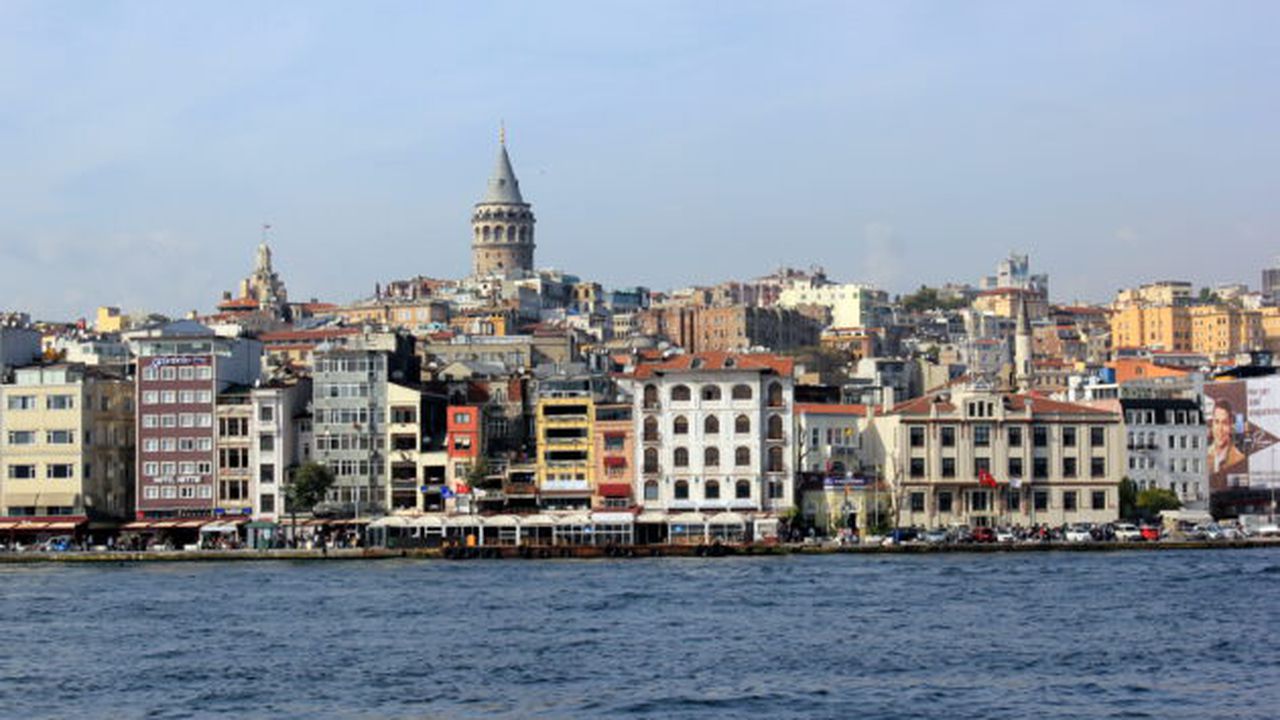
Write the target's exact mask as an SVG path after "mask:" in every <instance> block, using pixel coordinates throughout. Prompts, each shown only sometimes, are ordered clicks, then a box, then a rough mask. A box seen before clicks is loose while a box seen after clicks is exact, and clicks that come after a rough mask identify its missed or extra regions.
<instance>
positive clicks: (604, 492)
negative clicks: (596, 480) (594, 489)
mask: <svg viewBox="0 0 1280 720" xmlns="http://www.w3.org/2000/svg"><path fill="white" fill-rule="evenodd" d="M599 488H600V495H601V496H603V497H614V498H625V497H631V483H600V485H599Z"/></svg>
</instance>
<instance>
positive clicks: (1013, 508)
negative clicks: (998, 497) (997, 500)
mask: <svg viewBox="0 0 1280 720" xmlns="http://www.w3.org/2000/svg"><path fill="white" fill-rule="evenodd" d="M1005 504H1007V505H1008V507H1009V512H1018V511H1020V510H1022V493H1020V492H1018V491H1017V490H1013V491H1010V492H1009V494H1008V495H1007V496H1005Z"/></svg>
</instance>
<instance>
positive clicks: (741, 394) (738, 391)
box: [732, 383, 751, 400]
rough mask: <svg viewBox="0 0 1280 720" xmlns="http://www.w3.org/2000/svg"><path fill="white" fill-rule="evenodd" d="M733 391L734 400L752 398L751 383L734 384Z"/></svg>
mask: <svg viewBox="0 0 1280 720" xmlns="http://www.w3.org/2000/svg"><path fill="white" fill-rule="evenodd" d="M732 392H733V399H734V400H750V399H751V386H750V385H744V384H742V383H739V384H737V385H734V386H733V391H732Z"/></svg>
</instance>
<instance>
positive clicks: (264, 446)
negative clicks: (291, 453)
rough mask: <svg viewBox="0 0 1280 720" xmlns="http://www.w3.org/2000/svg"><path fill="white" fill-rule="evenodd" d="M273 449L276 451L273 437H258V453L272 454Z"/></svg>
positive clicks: (274, 437)
mask: <svg viewBox="0 0 1280 720" xmlns="http://www.w3.org/2000/svg"><path fill="white" fill-rule="evenodd" d="M275 449H276V436H275V435H259V436H258V451H259V452H274V451H275Z"/></svg>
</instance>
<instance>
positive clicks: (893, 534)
mask: <svg viewBox="0 0 1280 720" xmlns="http://www.w3.org/2000/svg"><path fill="white" fill-rule="evenodd" d="M889 538H890V539H891V540H893V542H894V543H904V542H913V541H915V540H919V539H920V530H919V529H918V528H913V527H904V528H894V529H893V530H890V531H889Z"/></svg>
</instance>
